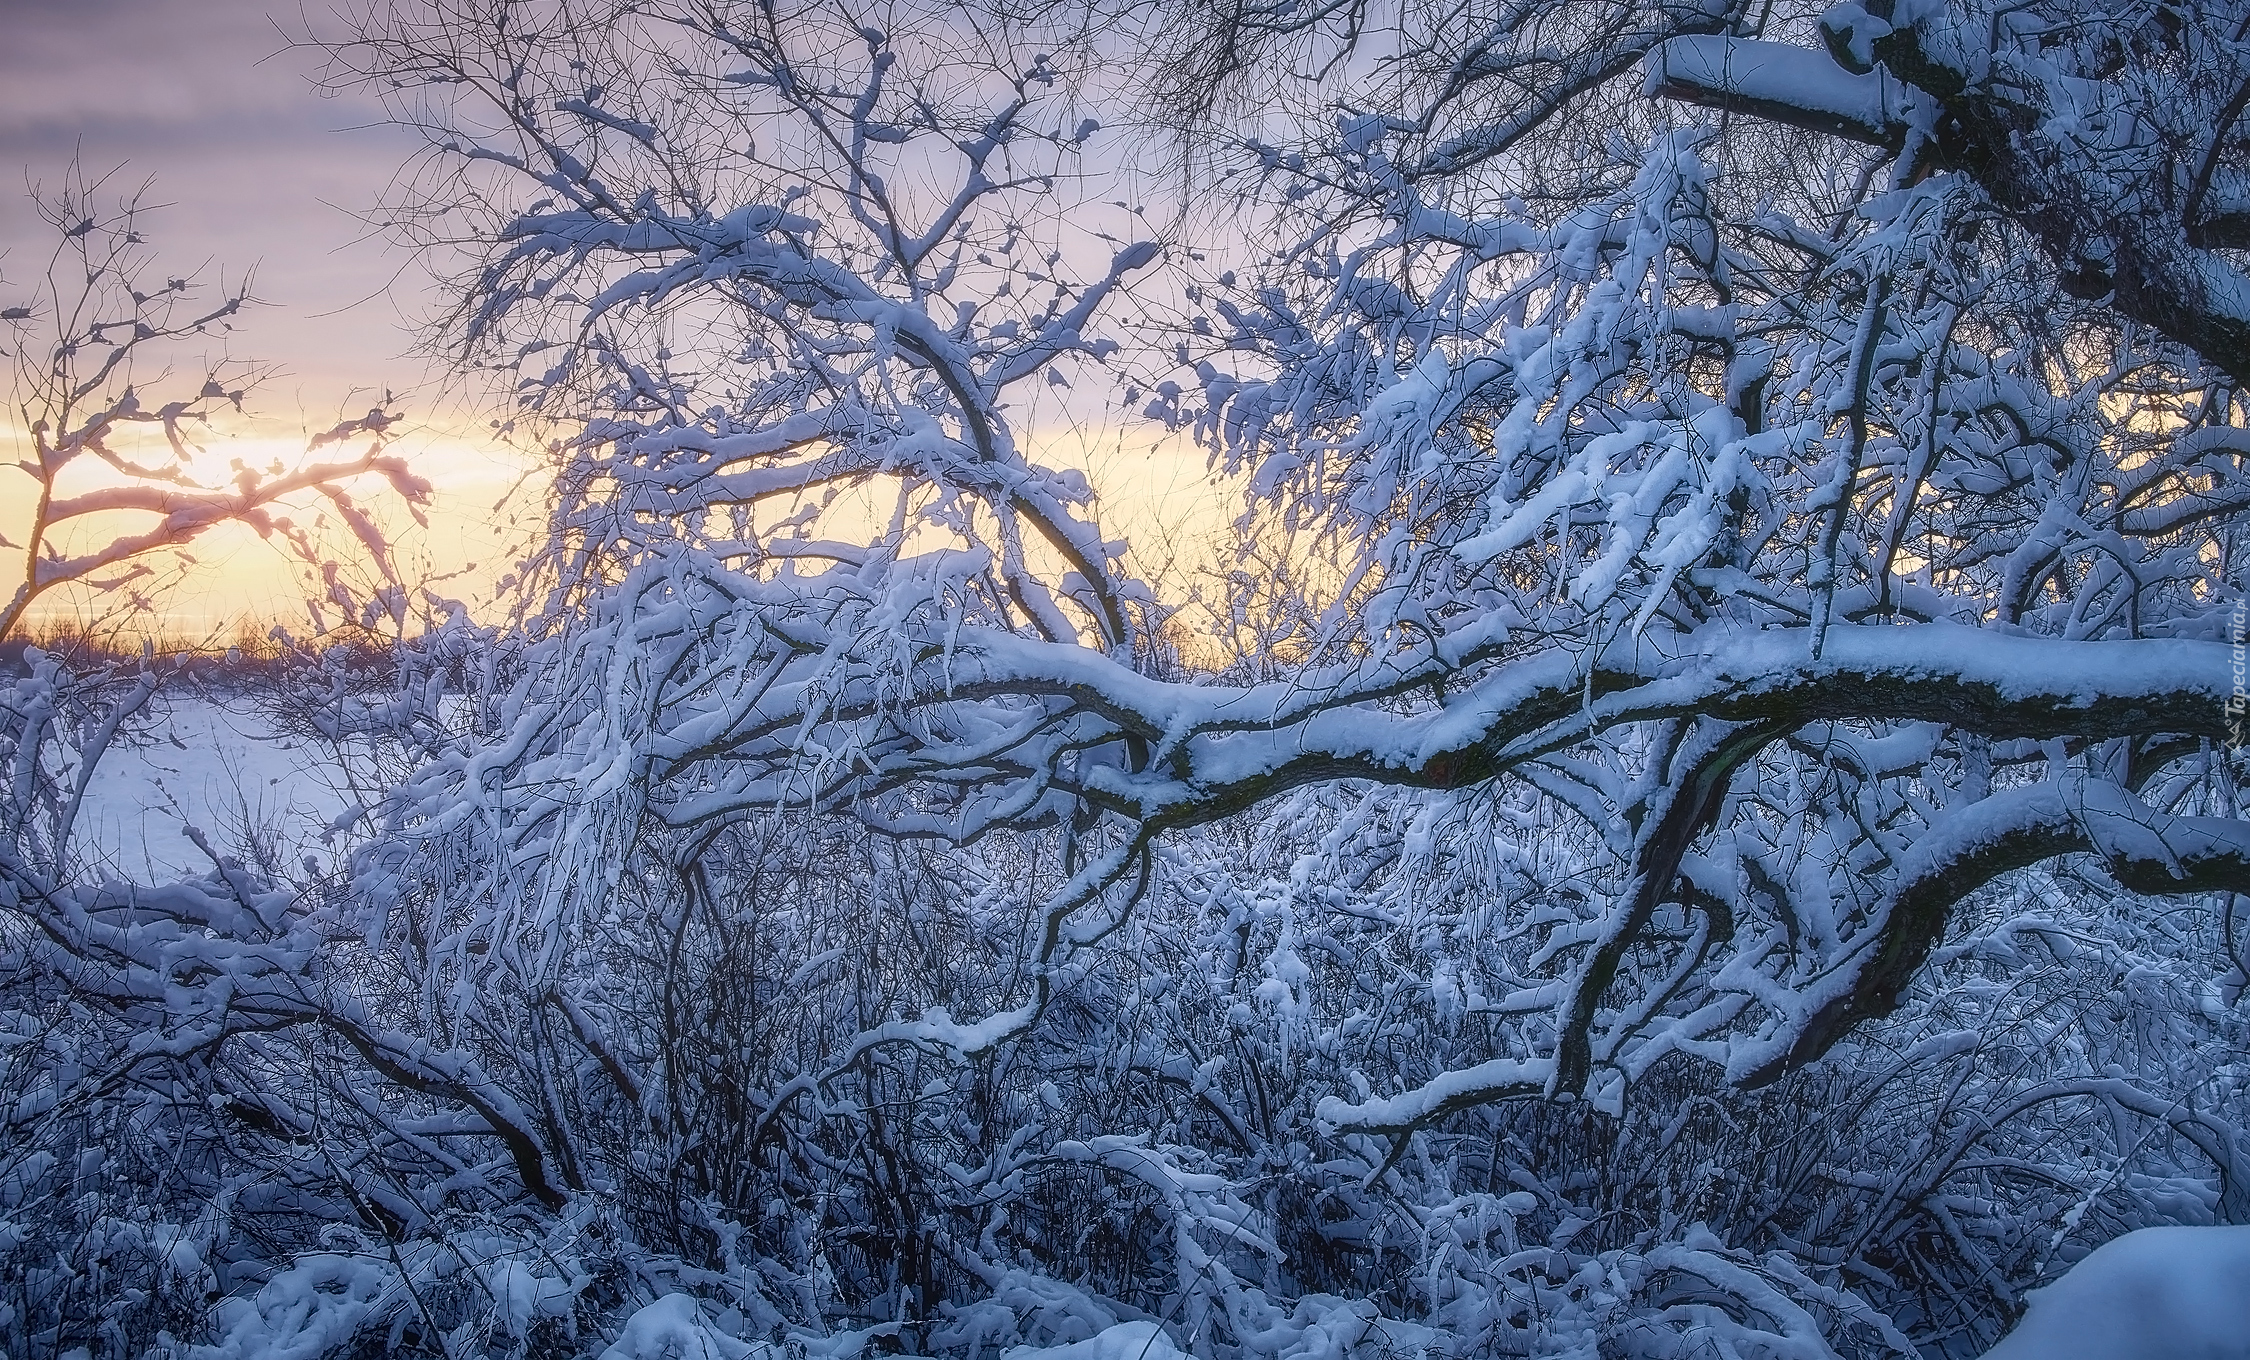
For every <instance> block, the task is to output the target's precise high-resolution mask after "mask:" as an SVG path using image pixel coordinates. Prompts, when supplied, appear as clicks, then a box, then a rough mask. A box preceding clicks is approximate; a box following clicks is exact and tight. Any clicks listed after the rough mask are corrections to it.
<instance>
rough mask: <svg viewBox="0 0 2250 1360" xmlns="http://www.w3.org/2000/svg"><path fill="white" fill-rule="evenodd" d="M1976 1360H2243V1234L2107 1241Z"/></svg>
mask: <svg viewBox="0 0 2250 1360" xmlns="http://www.w3.org/2000/svg"><path fill="white" fill-rule="evenodd" d="M1984 1360H2250V1227H2241V1228H2143V1229H2141V1230H2140V1231H2138V1232H2129V1233H2127V1234H2125V1235H2124V1236H2123V1237H2119V1238H2115V1239H2113V1240H2111V1241H2109V1242H2105V1243H2103V1244H2102V1245H2101V1246H2100V1247H2097V1248H2096V1249H2095V1250H2094V1251H2093V1252H2092V1253H2091V1254H2090V1255H2088V1256H2087V1257H2086V1259H2085V1260H2083V1261H2080V1262H2079V1263H2078V1264H2077V1265H2075V1266H2073V1267H2071V1269H2070V1272H2069V1273H2068V1274H2066V1275H2064V1276H2063V1277H2062V1278H2061V1279H2059V1280H2057V1281H2055V1282H2054V1283H2053V1284H2051V1285H2049V1286H2047V1287H2046V1288H2045V1289H2041V1290H2038V1291H2036V1292H2035V1293H2033V1294H2032V1296H2031V1310H2030V1311H2029V1312H2027V1313H2025V1314H2024V1318H2023V1321H2022V1322H2020V1323H2018V1324H2016V1329H2015V1330H2014V1331H2012V1332H2010V1333H2008V1335H2007V1336H2005V1337H2003V1338H2002V1339H2001V1341H2000V1344H1999V1345H1997V1346H1994V1347H1993V1348H1992V1349H1991V1350H1989V1351H1986V1352H1985V1353H1984Z"/></svg>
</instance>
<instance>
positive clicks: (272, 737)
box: [79, 696, 351, 883]
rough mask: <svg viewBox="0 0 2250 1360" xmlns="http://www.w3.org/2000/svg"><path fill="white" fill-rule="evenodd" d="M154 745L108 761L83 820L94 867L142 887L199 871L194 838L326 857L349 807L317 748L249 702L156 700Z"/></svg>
mask: <svg viewBox="0 0 2250 1360" xmlns="http://www.w3.org/2000/svg"><path fill="white" fill-rule="evenodd" d="M158 702H159V703H160V704H162V705H164V711H163V712H162V713H161V715H160V719H159V723H158V727H159V730H160V732H161V735H160V736H159V737H158V738H157V739H156V740H155V741H153V742H150V743H147V744H142V745H134V746H126V747H123V748H120V749H114V750H112V751H110V752H109V753H108V754H107V755H106V756H104V757H103V759H102V762H101V764H100V765H99V766H98V767H97V768H96V770H95V774H94V780H93V783H92V784H91V786H90V787H89V790H88V793H87V798H86V804H85V807H84V808H83V809H82V810H81V812H80V814H79V817H80V821H79V841H80V845H81V846H82V847H83V849H84V851H85V853H86V854H87V856H88V857H89V859H90V860H92V861H93V862H94V863H95V864H97V865H100V866H102V867H105V868H107V869H110V870H111V871H113V872H115V873H116V874H118V875H119V876H121V877H124V878H126V879H129V880H132V881H134V882H140V883H150V882H160V881H162V880H164V879H167V878H177V877H179V876H181V875H182V874H192V873H199V872H201V871H203V870H206V869H208V868H210V867H211V862H210V860H209V858H208V857H206V856H205V854H204V853H203V851H202V850H200V849H199V848H197V846H196V844H195V842H194V841H193V840H192V839H191V838H190V837H189V836H188V834H187V829H188V828H190V827H193V828H196V829H198V830H200V831H201V832H202V833H203V835H204V838H205V839H206V840H207V841H208V843H209V844H210V845H211V846H212V848H213V849H215V850H218V851H220V852H221V853H230V852H231V853H239V850H240V847H242V846H243V845H244V843H245V842H246V841H247V840H248V839H249V838H250V837H253V836H255V837H258V838H261V839H264V838H268V837H270V838H272V839H271V843H272V844H273V845H274V846H275V848H276V849H277V850H279V851H280V852H281V853H282V854H283V855H285V856H286V857H287V859H288V860H289V861H290V862H294V861H295V860H297V859H298V858H299V857H301V856H303V855H306V854H312V855H315V856H316V857H318V858H319V859H320V860H321V861H322V863H323V864H324V865H325V863H326V858H327V857H326V855H325V854H324V853H323V851H322V847H321V846H320V844H319V840H320V833H321V832H322V830H323V829H324V828H326V827H327V826H328V825H329V823H331V822H332V821H334V820H335V818H336V816H337V815H338V814H339V813H340V812H342V811H343V810H344V809H345V808H346V807H348V806H350V805H351V799H350V797H349V795H347V794H345V793H343V792H342V791H340V790H339V788H338V786H337V780H336V778H335V773H336V772H335V771H334V770H333V768H332V767H331V766H330V765H329V764H328V763H327V762H326V760H325V759H324V758H323V756H322V755H321V753H320V752H318V751H316V750H311V749H308V748H306V747H305V746H304V745H302V744H301V743H299V742H296V741H294V740H291V739H289V738H286V737H283V736H280V735H278V734H276V733H275V731H274V730H273V726H272V724H271V723H270V722H268V721H267V720H266V719H265V718H264V717H263V716H262V715H261V714H260V713H259V712H258V711H257V708H256V706H255V705H254V704H252V703H250V702H248V701H242V700H235V701H219V700H215V699H210V698H194V697H184V696H183V697H178V698H173V699H169V700H166V699H161V698H160V699H159V700H158Z"/></svg>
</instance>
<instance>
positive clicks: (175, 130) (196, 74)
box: [0, 0, 424, 412]
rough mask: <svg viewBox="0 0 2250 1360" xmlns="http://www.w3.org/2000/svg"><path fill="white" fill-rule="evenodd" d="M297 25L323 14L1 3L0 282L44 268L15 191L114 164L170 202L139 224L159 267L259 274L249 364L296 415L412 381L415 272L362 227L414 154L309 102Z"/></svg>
mask: <svg viewBox="0 0 2250 1360" xmlns="http://www.w3.org/2000/svg"><path fill="white" fill-rule="evenodd" d="M308 15H309V16H310V20H309V19H308ZM309 21H325V18H324V16H322V15H320V14H318V13H317V12H313V11H306V12H300V11H298V10H296V9H295V8H278V7H275V6H270V5H268V4H267V3H265V2H264V0H0V32H4V33H5V35H6V38H5V41H0V246H5V247H8V248H9V249H8V254H7V256H0V273H7V274H17V273H20V272H21V270H20V266H19V267H17V268H11V267H10V266H11V259H10V258H9V257H13V261H16V262H20V261H22V260H24V259H25V258H27V257H43V256H44V255H45V253H46V246H47V243H46V241H45V240H43V239H41V238H42V235H43V230H44V228H43V224H41V223H40V222H39V220H38V218H37V216H36V215H35V213H34V212H33V210H32V207H31V204H30V202H29V201H28V199H27V198H26V195H25V193H24V191H23V189H22V187H21V186H24V185H27V184H44V185H47V186H49V187H52V186H54V185H57V184H59V183H60V182H61V180H62V178H63V176H64V174H65V173H66V172H67V170H68V168H69V166H70V164H71V162H72V161H73V159H74V158H75V159H76V160H77V161H78V162H79V164H80V165H82V166H83V167H84V168H85V169H86V170H88V171H91V172H102V171H108V170H111V169H113V168H118V167H122V171H121V173H119V174H117V175H116V176H115V177H114V178H113V179H112V180H111V181H110V185H111V187H112V188H113V189H117V190H121V191H129V190H131V189H132V188H135V187H137V186H139V185H140V184H142V183H143V182H144V181H146V182H148V183H149V185H150V191H149V201H152V202H156V203H161V204H167V205H170V206H168V207H166V208H165V209H164V210H163V211H162V212H160V213H158V214H156V215H155V216H154V217H153V219H152V221H151V223H150V235H151V239H152V240H153V241H154V242H155V244H156V246H157V248H158V249H159V251H160V252H161V260H162V262H163V265H164V267H165V268H167V269H174V270H191V269H195V268H197V267H198V266H202V267H203V268H204V271H205V273H206V275H207V276H209V277H211V278H213V279H216V278H217V277H218V276H219V275H220V274H222V273H223V274H225V275H226V276H228V277H238V276H239V275H240V274H241V273H242V272H244V271H245V270H249V269H252V268H255V269H256V271H257V274H256V277H257V292H258V295H259V296H260V297H262V298H263V299H265V300H266V301H268V302H269V303H271V304H273V305H272V306H270V307H268V308H265V309H262V310H261V311H260V312H259V313H258V314H257V315H255V316H253V317H252V318H251V320H250V324H249V327H248V328H247V331H246V339H245V343H244V344H243V345H242V347H241V349H242V355H243V357H255V358H262V359H267V360H272V361H275V362H278V363H279V364H280V365H281V366H282V367H283V369H284V370H285V372H286V373H288V374H290V375H292V377H291V378H289V379H288V380H287V381H286V385H287V386H288V387H289V388H290V389H292V390H290V391H289V392H287V393H286V394H285V395H287V396H289V397H293V398H294V400H293V401H291V402H290V403H289V404H296V402H302V403H303V404H304V405H305V406H306V407H307V408H308V409H309V410H310V411H313V412H319V411H322V410H324V409H330V408H332V407H333V406H334V405H335V404H336V403H338V402H341V401H342V400H343V398H344V394H345V393H346V391H347V390H348V389H350V388H353V387H377V388H380V387H384V386H390V387H394V388H397V387H409V386H413V385H415V384H416V383H418V382H420V381H421V380H422V378H423V376H424V374H423V368H422V365H421V363H420V362H419V361H418V360H412V359H407V358H405V357H403V356H404V355H405V354H406V352H407V351H408V349H409V348H410V346H411V343H412V337H411V335H410V334H409V332H408V331H407V329H406V328H405V324H404V322H405V320H406V319H408V318H412V317H415V316H417V315H418V314H419V312H420V311H421V310H422V292H423V287H422V285H421V284H420V282H419V276H418V274H416V272H415V271H414V270H412V268H411V267H410V262H409V261H407V260H406V259H404V258H403V257H402V255H401V254H400V253H399V252H398V251H397V250H396V249H395V248H393V247H390V246H388V245H387V243H384V242H382V241H381V240H379V239H373V240H371V239H368V236H369V233H368V232H367V230H366V228H365V226H364V225H363V223H362V222H361V221H360V220H359V217H358V215H359V214H365V213H367V212H368V211H370V210H371V209H373V208H374V206H375V205H376V203H377V201H378V199H379V198H380V196H381V194H382V191H383V188H384V186H385V184H386V183H387V182H388V181H389V179H390V177H391V175H392V173H393V172H394V171H395V169H396V168H397V166H398V165H399V164H400V163H401V162H402V161H403V160H404V159H405V158H406V157H407V156H408V155H410V154H411V153H412V151H413V150H414V149H415V142H414V140H413V139H412V137H411V136H410V135H409V134H406V133H404V132H402V131H400V130H398V129H395V128H389V127H384V126H382V125H381V117H382V115H381V109H380V107H379V106H378V105H377V104H375V102H374V101H373V100H371V99H367V98H364V97H354V96H346V97H343V98H330V97H324V96H323V95H322V94H321V93H320V92H319V91H318V90H317V89H316V88H315V85H314V77H315V76H316V75H317V74H318V72H319V69H320V66H321V62H322V59H321V56H320V54H319V53H318V52H317V51H315V50H311V49H308V48H305V47H303V46H295V47H292V46H291V42H292V35H296V36H299V37H301V36H302V34H303V32H304V31H305V29H306V27H307V26H308V22H309ZM402 268H404V269H405V272H404V273H403V274H402V272H401V271H402ZM402 279H403V280H404V283H403V285H402V284H401V283H400V280H402Z"/></svg>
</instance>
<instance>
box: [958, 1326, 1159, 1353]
mask: <svg viewBox="0 0 2250 1360" xmlns="http://www.w3.org/2000/svg"><path fill="white" fill-rule="evenodd" d="M1001 1360H1187V1357H1186V1356H1184V1355H1182V1354H1181V1353H1180V1349H1179V1348H1178V1347H1177V1346H1174V1345H1173V1344H1172V1342H1171V1339H1170V1338H1169V1337H1167V1336H1165V1335H1164V1330H1163V1329H1162V1328H1161V1327H1158V1326H1157V1325H1156V1324H1155V1323H1153V1322H1120V1323H1118V1324H1117V1325H1116V1326H1114V1327H1110V1328H1107V1329H1105V1330H1104V1331H1103V1332H1102V1333H1101V1334H1100V1335H1098V1336H1091V1337H1088V1338H1086V1339H1085V1340H1084V1341H1073V1342H1071V1343H1070V1344H1068V1345H1065V1346H1016V1347H1013V1348H1012V1349H1010V1350H1008V1351H1007V1352H1006V1353H1005V1354H1004V1355H1003V1356H1002V1358H1001Z"/></svg>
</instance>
